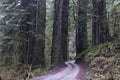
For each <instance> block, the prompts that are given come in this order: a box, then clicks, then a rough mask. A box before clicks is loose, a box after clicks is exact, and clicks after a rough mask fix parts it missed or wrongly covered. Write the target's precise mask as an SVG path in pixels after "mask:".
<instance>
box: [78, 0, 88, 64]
mask: <svg viewBox="0 0 120 80" xmlns="http://www.w3.org/2000/svg"><path fill="white" fill-rule="evenodd" d="M83 4H84V5H83ZM86 48H87V0H78V25H77V27H76V54H77V55H79V54H81V52H82V51H84V50H85V49H86ZM81 57H82V56H81ZM78 61H80V59H77V62H78Z"/></svg>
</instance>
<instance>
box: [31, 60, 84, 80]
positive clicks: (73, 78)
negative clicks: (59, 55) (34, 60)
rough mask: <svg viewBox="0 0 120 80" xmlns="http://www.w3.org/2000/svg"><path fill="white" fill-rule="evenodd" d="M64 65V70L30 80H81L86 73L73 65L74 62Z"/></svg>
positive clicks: (81, 67)
mask: <svg viewBox="0 0 120 80" xmlns="http://www.w3.org/2000/svg"><path fill="white" fill-rule="evenodd" d="M65 64H66V65H67V66H66V67H64V68H60V69H59V70H57V71H53V73H48V74H47V75H43V76H40V77H36V78H32V79H30V80H83V78H84V75H85V72H86V69H85V68H84V67H83V66H81V65H78V64H75V61H69V62H66V63H65Z"/></svg>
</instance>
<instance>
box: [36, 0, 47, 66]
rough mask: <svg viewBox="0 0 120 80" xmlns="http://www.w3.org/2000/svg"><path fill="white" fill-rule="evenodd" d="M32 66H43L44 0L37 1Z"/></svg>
mask: <svg viewBox="0 0 120 80" xmlns="http://www.w3.org/2000/svg"><path fill="white" fill-rule="evenodd" d="M36 18H37V23H36V30H35V31H36V43H35V56H34V64H36V65H42V66H44V65H45V55H44V50H45V27H46V0H39V1H38V8H37V16H36Z"/></svg>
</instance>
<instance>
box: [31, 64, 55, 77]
mask: <svg viewBox="0 0 120 80" xmlns="http://www.w3.org/2000/svg"><path fill="white" fill-rule="evenodd" d="M53 67H54V66H52V65H48V66H46V67H45V68H38V69H35V70H33V71H32V72H31V76H32V77H37V76H40V75H43V74H46V73H48V72H49V71H50V70H51V69H53Z"/></svg>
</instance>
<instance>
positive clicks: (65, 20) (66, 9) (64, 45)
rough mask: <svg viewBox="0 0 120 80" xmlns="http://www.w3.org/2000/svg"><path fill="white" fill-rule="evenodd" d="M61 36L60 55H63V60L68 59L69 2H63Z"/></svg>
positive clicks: (65, 0) (66, 0)
mask: <svg viewBox="0 0 120 80" xmlns="http://www.w3.org/2000/svg"><path fill="white" fill-rule="evenodd" d="M62 9H63V10H62V30H61V31H62V32H61V33H62V36H61V39H62V40H61V49H62V51H61V53H63V59H64V60H65V61H66V60H67V59H68V16H69V0H63V6H62Z"/></svg>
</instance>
